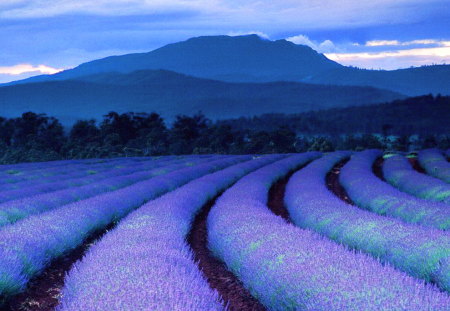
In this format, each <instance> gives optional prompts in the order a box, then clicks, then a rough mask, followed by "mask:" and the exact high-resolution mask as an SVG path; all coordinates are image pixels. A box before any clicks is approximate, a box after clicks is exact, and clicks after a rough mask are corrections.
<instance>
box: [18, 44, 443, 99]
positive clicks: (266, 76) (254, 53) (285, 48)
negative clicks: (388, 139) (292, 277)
mask: <svg viewBox="0 0 450 311" xmlns="http://www.w3.org/2000/svg"><path fill="white" fill-rule="evenodd" d="M148 69H165V70H171V71H175V72H179V73H183V74H187V75H191V76H195V77H199V78H206V79H216V80H221V81H226V82H274V81H295V82H306V83H315V84H332V85H358V86H373V87H377V88H384V89H388V90H391V91H394V92H399V93H402V94H406V95H410V96H414V95H422V94H428V93H434V94H437V93H441V94H446V95H450V65H436V66H428V67H420V68H409V69H401V70H393V71H385V70H380V71H378V70H361V69H356V68H351V67H345V66H342V65H340V64H338V63H336V62H334V61H331V60H329V59H328V58H326V57H325V56H324V55H322V54H319V53H317V52H316V51H314V50H313V49H311V48H309V47H307V46H303V45H296V44H294V43H292V42H289V41H286V40H277V41H270V40H264V39H261V38H260V37H258V36H257V35H248V36H238V37H229V36H211V37H197V38H192V39H189V40H186V41H183V42H178V43H173V44H169V45H166V46H164V47H161V48H159V49H156V50H154V51H151V52H148V53H138V54H128V55H122V56H112V57H107V58H104V59H99V60H95V61H92V62H88V63H84V64H81V65H80V66H78V67H76V68H74V69H71V70H66V71H63V72H61V73H58V74H55V75H43V76H37V77H32V78H30V79H25V80H21V81H16V82H13V83H11V84H17V83H30V82H39V81H54V80H67V79H74V78H80V77H83V76H86V75H92V74H98V73H105V72H120V73H130V72H133V71H136V70H148Z"/></svg>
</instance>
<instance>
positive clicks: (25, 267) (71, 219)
mask: <svg viewBox="0 0 450 311" xmlns="http://www.w3.org/2000/svg"><path fill="white" fill-rule="evenodd" d="M248 158H249V157H247V156H240V157H232V158H227V159H220V160H216V161H210V162H207V163H204V164H199V165H196V166H193V167H188V168H184V169H179V170H177V171H174V172H171V173H167V174H164V175H161V176H157V177H154V178H151V179H149V180H145V181H142V182H139V183H136V184H134V185H131V186H128V187H125V188H123V189H120V190H116V191H112V192H109V193H106V194H102V195H98V196H95V197H92V198H89V199H86V200H82V201H79V202H75V203H72V204H68V205H65V206H64V207H61V208H58V209H56V210H53V211H49V212H47V213H43V214H39V215H35V216H31V217H29V218H27V219H24V220H23V221H20V222H18V223H16V224H14V225H11V226H7V227H4V228H3V229H1V230H0V246H1V247H0V262H1V263H2V264H1V265H0V276H1V282H0V295H1V296H2V298H3V300H5V299H6V298H7V297H8V296H11V295H12V294H15V293H18V292H20V291H23V290H24V289H25V288H26V286H27V283H28V281H29V280H30V279H31V278H32V277H34V276H36V275H38V274H39V273H40V272H42V271H43V269H45V268H46V267H47V266H48V265H49V264H50V263H51V261H52V260H54V259H56V258H58V257H60V256H61V255H63V254H65V253H66V252H68V251H70V250H71V249H73V248H75V247H77V246H78V245H80V244H82V243H83V241H84V240H85V239H86V238H87V237H88V236H89V235H90V234H92V233H93V232H95V231H97V230H100V229H102V228H105V227H106V226H108V225H109V224H111V223H112V222H114V221H117V220H119V219H121V218H123V217H124V216H126V215H127V214H128V213H129V212H131V211H132V210H134V209H136V208H138V207H140V206H141V205H142V204H144V203H145V202H147V201H149V200H152V199H154V198H156V197H158V196H161V195H163V194H164V193H166V192H168V191H171V190H174V189H176V188H177V187H179V186H181V185H183V184H185V183H187V182H189V181H191V180H193V179H195V178H198V177H201V176H203V175H205V174H208V173H211V172H214V171H216V170H219V169H222V168H225V167H227V166H230V165H233V164H236V163H239V162H242V161H244V160H246V159H248ZM0 300H1V299H0Z"/></svg>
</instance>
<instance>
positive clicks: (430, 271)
mask: <svg viewBox="0 0 450 311" xmlns="http://www.w3.org/2000/svg"><path fill="white" fill-rule="evenodd" d="M348 156H349V153H346V152H336V153H333V154H330V155H327V156H325V157H323V158H321V159H319V160H317V161H314V162H313V163H312V164H310V165H308V166H307V167H306V168H304V169H302V170H301V171H299V172H297V173H295V174H294V175H293V176H292V178H291V179H290V180H289V182H288V184H287V187H286V194H285V203H286V207H287V209H288V211H289V215H290V216H291V219H292V221H293V222H294V223H295V224H296V225H297V226H299V227H302V228H307V229H311V230H314V231H316V232H319V233H320V234H322V235H324V236H326V237H328V238H330V239H331V240H334V241H336V242H339V243H342V244H345V245H347V246H349V247H351V248H352V249H356V250H360V251H363V252H366V253H369V254H371V255H372V256H374V257H376V258H378V259H380V260H381V261H382V262H388V263H390V264H392V265H393V266H394V267H396V268H397V269H399V270H402V271H404V272H406V273H408V274H410V275H412V276H414V277H416V278H421V279H423V280H425V281H427V282H435V283H437V284H438V286H440V287H441V288H442V289H445V290H447V291H450V278H448V275H447V274H448V273H449V272H450V271H447V270H445V269H448V267H447V268H445V267H442V269H440V268H441V267H440V263H441V261H443V260H445V259H446V258H449V257H450V236H449V235H448V234H447V233H445V232H443V231H441V230H437V229H431V228H424V227H421V226H418V225H411V224H406V223H403V222H402V221H400V220H396V219H393V218H389V217H383V216H379V215H377V214H374V213H372V212H369V211H365V210H362V209H360V208H358V207H356V206H353V205H349V204H346V203H345V202H344V201H342V200H340V199H339V198H338V197H336V196H335V195H334V194H333V193H332V192H331V191H329V190H328V189H327V187H326V180H325V178H326V175H327V173H328V172H329V171H330V170H331V169H332V167H333V166H334V165H335V164H337V163H338V162H340V161H341V160H343V159H345V158H347V157H348Z"/></svg>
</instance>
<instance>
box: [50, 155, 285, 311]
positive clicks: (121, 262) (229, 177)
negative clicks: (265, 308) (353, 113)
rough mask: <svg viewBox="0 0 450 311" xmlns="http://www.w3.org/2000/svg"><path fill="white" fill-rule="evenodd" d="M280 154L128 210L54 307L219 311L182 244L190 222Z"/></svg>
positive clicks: (69, 279)
mask: <svg viewBox="0 0 450 311" xmlns="http://www.w3.org/2000/svg"><path fill="white" fill-rule="evenodd" d="M280 158H282V156H280V155H273V156H265V157H262V158H258V159H254V160H250V161H246V162H243V163H239V164H237V165H234V166H231V167H229V168H226V169H224V170H221V171H218V172H215V173H212V174H209V175H206V176H203V177H201V178H199V179H196V180H194V181H191V182H190V183H188V184H186V185H184V186H182V187H180V188H177V189H176V190H174V191H172V192H170V193H168V194H165V195H164V196H162V197H160V198H158V199H156V200H153V201H150V202H148V203H147V204H145V205H143V206H142V207H141V208H139V209H138V210H136V211H134V212H132V213H131V214H130V215H128V216H127V217H126V218H125V219H124V220H123V221H122V222H121V223H120V224H119V225H118V226H117V227H116V228H115V229H114V230H113V231H111V232H108V234H107V235H106V236H104V237H103V238H102V239H101V240H100V241H99V242H98V243H97V244H95V245H94V246H93V247H91V248H90V249H89V251H88V253H87V254H86V256H85V257H84V258H83V259H82V261H80V262H78V263H76V265H75V266H74V267H73V268H72V269H71V271H70V272H69V274H68V276H67V277H66V279H65V282H64V284H65V287H64V289H63V291H62V299H61V304H60V306H59V308H58V310H59V311H72V310H73V311H78V310H84V311H94V310H95V311H107V310H122V311H139V310H181V309H182V310H184V311H201V310H205V311H206V310H208V311H209V310H223V309H224V308H223V306H222V305H221V303H220V300H219V297H218V295H217V293H216V292H215V291H212V290H211V289H210V287H209V285H208V283H207V282H206V280H205V279H204V277H203V276H202V273H201V272H200V271H199V269H198V266H197V265H196V263H195V262H194V259H193V256H192V254H191V250H190V247H189V246H188V245H187V244H186V238H187V235H188V233H189V230H190V228H191V225H192V221H193V219H194V217H195V215H196V214H197V213H198V211H199V210H200V209H201V208H202V206H204V205H205V204H206V203H207V202H208V201H209V200H211V199H212V198H213V197H215V196H216V195H218V194H219V193H220V192H221V191H223V190H225V189H226V188H227V187H229V186H230V185H231V184H232V183H234V182H235V181H236V180H237V179H239V178H240V177H242V176H243V175H245V174H247V173H249V172H251V171H253V170H255V169H257V168H259V167H261V166H263V165H266V164H268V163H271V162H273V161H275V160H277V159H280ZM118 245H120V247H117V246H118Z"/></svg>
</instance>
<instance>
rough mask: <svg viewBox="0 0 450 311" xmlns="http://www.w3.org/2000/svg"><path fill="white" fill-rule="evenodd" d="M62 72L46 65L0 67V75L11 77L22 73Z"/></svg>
mask: <svg viewBox="0 0 450 311" xmlns="http://www.w3.org/2000/svg"><path fill="white" fill-rule="evenodd" d="M62 70H63V69H58V68H53V67H50V66H46V65H38V66H33V65H31V64H18V65H14V66H6V67H0V74H3V75H11V76H18V75H22V74H24V73H35V74H54V73H57V72H60V71H62Z"/></svg>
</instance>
